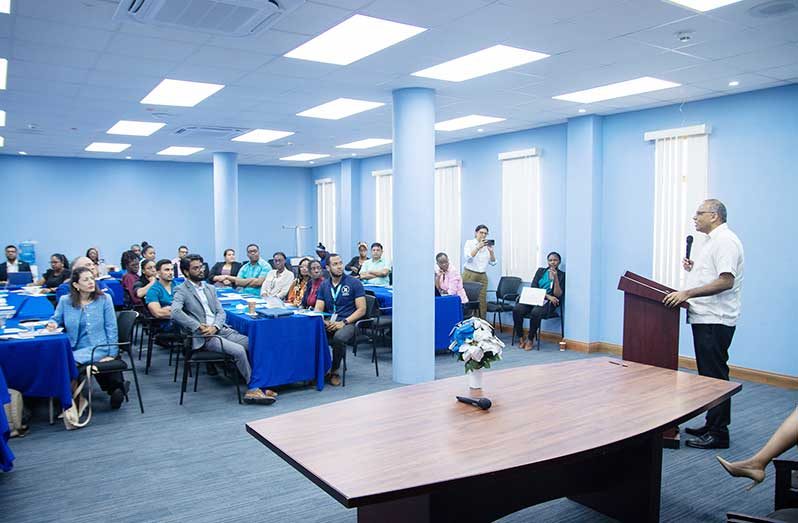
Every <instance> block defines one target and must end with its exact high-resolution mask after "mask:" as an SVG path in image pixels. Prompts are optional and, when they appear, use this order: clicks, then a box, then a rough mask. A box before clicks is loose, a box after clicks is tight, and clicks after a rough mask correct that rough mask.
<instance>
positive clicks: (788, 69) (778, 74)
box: [759, 64, 798, 82]
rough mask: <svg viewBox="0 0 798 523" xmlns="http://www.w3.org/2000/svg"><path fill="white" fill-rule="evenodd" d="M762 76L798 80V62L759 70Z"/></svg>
mask: <svg viewBox="0 0 798 523" xmlns="http://www.w3.org/2000/svg"><path fill="white" fill-rule="evenodd" d="M759 74H761V75H762V76H767V77H768V78H775V79H777V80H792V81H795V82H798V64H792V65H784V66H782V67H774V68H772V69H763V70H762V71H759Z"/></svg>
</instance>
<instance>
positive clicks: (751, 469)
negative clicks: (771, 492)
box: [716, 408, 798, 489]
mask: <svg viewBox="0 0 798 523" xmlns="http://www.w3.org/2000/svg"><path fill="white" fill-rule="evenodd" d="M796 445H798V408H796V409H795V410H793V411H792V414H790V415H789V416H787V419H785V420H784V421H783V422H782V424H781V426H780V427H779V428H778V429H777V430H776V432H774V433H773V435H772V436H770V439H769V440H768V442H767V443H766V444H765V446H764V447H762V448H761V449H759V452H757V453H756V454H754V455H753V456H751V457H750V458H748V459H745V460H743V461H735V462H728V461H726V460H725V459H723V458H721V457H720V456H716V457H717V459H718V461H719V462H720V464H721V465H722V466H723V468H724V469H726V472H728V473H729V474H731V475H732V476H734V477H735V478H749V479H752V480H753V481H754V482H753V483H752V484H751V487H753V486H754V485H756V484H757V483H762V481H763V480H764V479H765V467H767V466H768V464H769V463H770V462H771V461H773V459H774V458H776V457H778V456H779V455H781V454H783V453H784V452H786V451H787V450H789V449H790V447H793V446H796ZM751 487H748V488H749V489H750V488H751Z"/></svg>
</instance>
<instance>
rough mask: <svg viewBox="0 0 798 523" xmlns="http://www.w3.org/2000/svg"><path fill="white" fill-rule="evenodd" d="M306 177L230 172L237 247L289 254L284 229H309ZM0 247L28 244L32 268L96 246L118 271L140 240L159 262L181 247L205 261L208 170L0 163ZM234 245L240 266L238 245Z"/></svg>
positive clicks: (168, 165) (21, 160) (70, 161)
mask: <svg viewBox="0 0 798 523" xmlns="http://www.w3.org/2000/svg"><path fill="white" fill-rule="evenodd" d="M311 185H312V182H311V180H310V171H309V170H308V169H302V168H295V167H294V168H280V167H255V166H241V167H239V214H240V226H239V227H240V238H241V242H242V243H244V244H245V243H248V242H250V241H255V242H257V243H259V244H260V245H261V248H262V249H263V250H264V251H265V252H264V255H267V256H266V257H270V256H271V253H272V252H274V251H275V250H285V251H286V252H287V253H289V254H291V251H293V250H294V236H293V234H292V233H291V232H290V231H283V230H281V226H282V225H283V224H286V225H288V224H293V223H308V222H309V221H310V220H311V210H312V207H313V206H312V205H311V204H310V203H309V201H308V196H307V195H308V193H309V192H310V187H311ZM0 187H2V188H3V202H2V205H0V243H2V244H3V245H6V244H10V243H18V242H20V241H22V240H36V241H38V244H37V246H36V255H37V261H38V264H39V266H40V268H47V266H48V264H49V255H50V254H52V253H54V252H62V253H64V254H66V255H67V257H68V258H69V259H70V260H71V259H72V258H74V257H75V256H77V255H82V254H84V253H85V252H86V249H87V248H88V247H89V246H98V247H99V248H100V252H101V255H102V256H103V257H104V258H105V259H106V260H107V261H108V263H113V264H116V265H118V264H119V258H120V255H121V253H122V251H124V250H126V249H127V248H129V247H130V244H131V243H140V242H141V241H143V240H146V241H148V242H150V243H151V244H153V245H155V248H156V252H157V253H158V257H159V258H160V257H168V258H173V257H175V256H176V255H177V247H178V245H180V244H187V245H188V246H189V248H190V249H191V251H192V252H199V253H200V254H202V255H203V256H205V257H206V258H208V259H211V260H215V259H217V258H221V254H222V253H214V252H212V248H213V214H212V213H213V167H212V166H211V165H210V164H200V163H182V162H140V161H122V160H94V159H76V158H47V157H18V156H10V155H0ZM233 247H237V249H236V250H237V253H238V257H239V259H245V258H246V256H245V254H244V250H243V245H241V246H233Z"/></svg>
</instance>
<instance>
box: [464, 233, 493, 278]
mask: <svg viewBox="0 0 798 523" xmlns="http://www.w3.org/2000/svg"><path fill="white" fill-rule="evenodd" d="M477 245H479V241H478V240H477V239H476V238H471V239H470V240H468V241H467V242H465V247H463V255H464V256H465V264H464V265H463V269H468V270H469V271H472V272H485V271H487V270H488V265H496V260H494V261H490V251H489V250H488V247H487V245H486V246H485V247H483V248H481V249H480V250H479V252H478V253H477V255H476V256H471V251H473V250H474V249H476V248H477Z"/></svg>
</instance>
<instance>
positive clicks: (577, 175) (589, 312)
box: [563, 116, 603, 348]
mask: <svg viewBox="0 0 798 523" xmlns="http://www.w3.org/2000/svg"><path fill="white" fill-rule="evenodd" d="M602 125H603V121H602V118H601V117H600V116H583V117H580V118H573V119H571V120H569V121H568V155H567V161H568V166H567V169H566V211H565V236H566V241H565V252H566V256H565V259H564V260H563V261H564V262H565V270H566V271H567V272H568V297H567V301H566V304H565V315H566V317H565V325H566V332H565V334H566V336H567V338H568V339H570V340H573V341H577V342H582V343H586V344H588V345H587V346H588V348H589V347H590V345H589V344H590V343H592V342H598V341H600V335H601V332H600V326H601V325H600V316H599V315H600V299H601V295H600V292H601V285H600V283H601V282H600V277H601V274H600V271H601V220H602V212H601V199H602V186H603V169H602V162H603V156H602Z"/></svg>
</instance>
